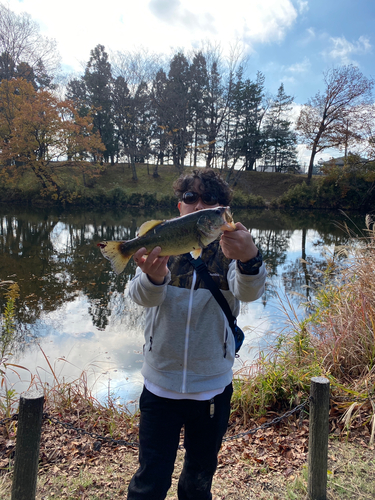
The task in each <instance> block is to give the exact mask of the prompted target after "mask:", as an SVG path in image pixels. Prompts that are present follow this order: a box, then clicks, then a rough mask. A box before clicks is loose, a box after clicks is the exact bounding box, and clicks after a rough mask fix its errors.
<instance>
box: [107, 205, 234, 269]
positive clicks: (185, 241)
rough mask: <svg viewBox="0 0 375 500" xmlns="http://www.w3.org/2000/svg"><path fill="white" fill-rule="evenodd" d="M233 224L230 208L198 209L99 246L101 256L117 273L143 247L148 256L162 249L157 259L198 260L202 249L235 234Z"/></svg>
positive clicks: (155, 223)
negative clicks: (179, 257) (188, 256)
mask: <svg viewBox="0 0 375 500" xmlns="http://www.w3.org/2000/svg"><path fill="white" fill-rule="evenodd" d="M236 229H237V228H236V225H235V224H234V222H233V218H232V215H231V212H230V208H229V207H215V208H207V209H204V210H198V211H196V212H192V213H190V214H186V215H182V216H181V217H176V218H174V219H169V220H150V221H147V222H145V223H144V224H142V226H141V227H140V228H139V234H138V236H137V237H136V238H133V239H132V240H128V241H102V242H100V243H98V247H99V248H100V250H101V253H102V255H103V257H105V258H106V259H108V260H109V261H110V263H111V265H112V269H113V270H114V271H115V273H116V274H120V273H122V271H123V270H124V269H125V267H126V265H127V263H128V262H129V260H130V259H131V257H132V256H133V255H134V254H135V253H136V252H137V251H138V250H139V249H140V248H142V247H144V248H146V254H149V253H150V252H151V251H152V250H153V249H154V248H155V247H157V246H159V247H160V248H161V252H160V257H165V256H167V255H168V256H169V255H181V254H185V253H189V252H190V253H191V254H192V256H193V257H194V258H195V259H197V258H198V257H199V256H200V255H201V253H202V249H203V248H205V247H206V246H208V245H209V244H210V243H212V242H213V241H215V240H216V239H217V238H218V237H219V236H220V235H221V234H222V233H223V232H224V231H235V230H236Z"/></svg>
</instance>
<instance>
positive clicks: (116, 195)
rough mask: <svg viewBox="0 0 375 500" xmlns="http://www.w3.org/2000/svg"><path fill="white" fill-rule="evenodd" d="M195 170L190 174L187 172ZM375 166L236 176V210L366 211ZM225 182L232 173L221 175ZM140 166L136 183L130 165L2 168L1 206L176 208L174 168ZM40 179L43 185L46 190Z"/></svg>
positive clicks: (373, 196)
mask: <svg viewBox="0 0 375 500" xmlns="http://www.w3.org/2000/svg"><path fill="white" fill-rule="evenodd" d="M189 170H191V169H190V168H185V170H184V171H185V172H188V171H189ZM374 171H375V164H374V163H369V164H368V165H366V167H363V166H361V168H357V167H356V168H355V166H353V165H348V166H345V167H343V168H337V167H334V168H331V169H327V171H326V173H325V175H323V176H322V175H320V176H314V177H313V179H312V182H311V184H310V185H308V184H307V176H306V175H297V174H282V173H272V172H246V171H244V172H235V173H234V174H233V175H232V176H231V177H230V178H229V182H230V184H231V185H232V187H233V190H234V197H233V201H232V203H231V205H232V207H242V208H250V207H259V208H263V207H266V206H267V207H270V208H304V209H306V208H307V209H313V208H319V209H338V208H341V209H344V210H360V211H362V212H363V211H366V210H369V209H372V207H373V205H374V203H375V189H374V187H375V180H374ZM221 172H222V175H223V176H224V178H227V175H228V172H227V171H221ZM153 173H154V166H153V165H144V164H139V165H137V176H138V179H137V180H136V181H135V180H133V177H132V175H133V173H132V169H131V168H130V166H129V165H128V164H115V165H98V164H90V163H85V162H81V163H79V162H70V163H66V162H65V163H58V162H54V163H51V164H50V165H49V166H48V167H44V169H43V173H40V172H39V173H38V176H39V180H38V178H37V176H36V175H35V174H34V173H33V172H32V170H31V169H25V170H24V171H23V173H22V174H21V173H20V172H17V171H14V170H13V171H12V172H10V171H9V172H8V171H7V170H6V168H4V167H3V168H0V202H2V203H7V204H9V203H17V204H23V205H36V206H46V205H47V206H48V205H54V206H63V207H65V206H81V207H88V208H90V207H98V206H103V207H138V208H171V207H174V206H175V204H176V198H175V197H174V195H173V192H172V184H173V181H174V180H175V179H176V178H177V177H178V176H179V171H178V169H177V168H175V167H173V166H164V165H162V166H159V168H158V175H157V176H154V175H153ZM40 179H44V180H43V183H44V186H43V185H42V183H41V181H40Z"/></svg>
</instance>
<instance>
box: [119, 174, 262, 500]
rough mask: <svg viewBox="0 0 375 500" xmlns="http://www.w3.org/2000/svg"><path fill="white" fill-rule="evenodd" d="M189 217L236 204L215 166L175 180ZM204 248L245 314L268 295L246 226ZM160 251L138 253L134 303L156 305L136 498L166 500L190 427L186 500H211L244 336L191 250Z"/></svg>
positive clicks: (148, 332) (181, 491)
mask: <svg viewBox="0 0 375 500" xmlns="http://www.w3.org/2000/svg"><path fill="white" fill-rule="evenodd" d="M173 187H174V190H175V194H176V195H177V196H178V198H179V202H178V209H179V211H180V215H186V214H189V213H192V212H194V211H197V210H202V209H206V208H214V207H218V206H228V205H229V203H230V199H231V191H230V188H229V186H228V185H227V184H226V183H225V182H224V181H223V180H222V179H221V178H220V176H219V174H218V173H217V172H216V171H215V170H210V169H205V170H194V171H193V173H192V174H188V175H185V176H181V177H180V178H179V179H178V180H177V181H176V182H175V184H174V186H173ZM236 227H237V230H236V231H231V232H224V233H223V234H222V236H221V238H220V241H219V240H217V241H214V242H213V243H211V244H210V245H208V247H207V248H205V249H204V250H203V252H202V259H203V261H204V262H205V264H206V265H207V267H208V270H209V272H210V274H211V276H212V277H213V279H214V280H215V282H216V283H217V284H218V285H219V287H220V289H221V291H222V292H223V294H224V296H225V298H226V300H227V301H228V303H229V305H230V307H231V310H232V312H233V314H234V315H235V316H237V315H238V313H239V306H240V302H239V301H240V300H242V301H247V302H250V301H253V300H256V299H258V298H259V297H260V296H261V295H262V293H263V290H264V283H265V278H266V270H265V266H264V264H263V263H262V260H261V255H260V254H259V251H258V249H257V247H256V246H255V244H254V242H253V239H252V236H251V234H250V232H249V231H247V229H246V228H245V227H244V226H243V225H242V224H241V223H240V222H237V223H236ZM160 251H161V249H160V247H156V248H155V249H154V250H152V251H151V253H150V254H149V255H148V257H147V259H146V255H145V253H146V249H145V248H141V249H140V250H139V251H138V252H136V253H135V255H134V260H135V262H136V263H137V265H138V268H137V272H136V276H135V277H134V279H133V280H132V281H131V282H130V286H129V293H130V296H131V297H132V299H133V300H134V301H135V302H136V303H137V304H140V305H142V306H145V307H146V308H147V313H146V326H145V341H146V342H145V345H144V364H143V368H142V374H143V376H144V379H145V382H144V389H143V392H142V395H141V398H140V410H141V419H140V428H139V441H140V451H139V462H140V467H139V469H138V471H137V472H136V473H135V475H134V476H133V478H132V480H131V482H130V484H129V489H128V500H141V499H142V500H146V499H147V500H162V499H164V498H165V497H166V495H167V491H168V489H169V488H170V485H171V476H172V473H173V469H174V462H175V459H176V453H177V448H178V444H179V439H180V432H181V428H182V427H184V447H185V459H184V466H183V470H182V472H181V476H180V478H179V483H178V498H179V499H180V500H201V499H202V500H209V499H211V498H212V495H211V483H212V478H213V475H214V473H215V470H216V467H217V455H218V452H219V449H220V446H221V442H222V438H223V436H224V434H225V431H226V429H227V425H228V419H229V413H230V399H231V395H232V391H233V389H232V366H233V362H234V356H235V346H234V338H233V334H232V331H231V329H230V328H229V326H228V322H227V320H226V317H225V315H224V313H223V311H222V309H221V307H220V306H219V305H218V303H217V302H216V300H215V298H214V297H213V295H212V293H211V291H210V290H208V289H207V288H206V287H205V284H204V282H203V281H202V280H201V279H200V277H199V275H197V273H196V271H195V270H194V268H193V266H192V264H191V263H190V261H189V259H188V255H179V256H177V257H169V258H168V257H159V253H160Z"/></svg>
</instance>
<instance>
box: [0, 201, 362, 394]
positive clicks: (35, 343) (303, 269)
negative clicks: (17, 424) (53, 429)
mask: <svg viewBox="0 0 375 500" xmlns="http://www.w3.org/2000/svg"><path fill="white" fill-rule="evenodd" d="M177 215H178V213H177V211H176V212H149V213H143V212H142V213H141V211H140V210H120V209H118V210H116V211H90V212H84V211H75V212H73V211H64V212H60V213H58V212H54V211H52V210H51V211H46V210H44V209H43V210H42V209H41V210H34V209H28V210H24V209H15V208H11V209H9V208H6V207H4V206H3V207H1V206H0V249H1V259H0V280H14V281H16V282H17V283H18V285H19V287H20V298H19V300H18V304H17V331H16V334H15V338H14V341H13V344H12V356H11V357H10V359H9V361H10V362H12V363H15V364H17V365H20V366H22V367H24V368H27V369H28V370H29V371H26V370H23V369H21V368H17V369H16V370H15V372H10V373H9V386H12V387H13V388H14V390H15V391H16V392H17V393H20V392H22V391H23V390H26V389H27V387H28V384H29V382H30V379H31V377H32V376H33V375H37V377H39V379H40V380H41V381H43V382H48V383H50V384H52V383H53V381H54V377H57V379H58V380H59V381H72V380H75V379H77V378H78V377H79V376H80V375H82V374H84V377H86V378H87V381H88V384H89V385H90V387H91V388H92V391H93V394H94V395H95V396H96V397H98V398H99V399H103V398H104V399H105V398H106V396H107V395H108V394H110V395H111V396H112V397H115V398H118V400H119V401H121V402H125V403H126V402H129V401H134V400H136V399H137V397H138V396H139V394H140V391H141V387H142V376H141V374H140V369H141V365H142V345H143V317H144V312H143V308H141V307H139V306H136V305H135V304H133V303H132V302H131V300H130V299H129V297H128V296H127V293H126V286H127V283H128V281H129V280H130V279H131V278H132V277H133V275H134V273H135V265H134V263H133V261H132V260H131V261H130V263H129V264H128V266H127V268H126V269H125V271H124V272H123V273H122V274H120V275H119V276H116V275H115V274H114V273H113V271H112V270H111V268H110V264H109V262H108V261H107V260H105V259H103V257H102V256H101V254H100V251H99V249H98V247H97V243H98V242H99V241H101V240H104V239H105V240H120V239H121V240H123V239H130V238H133V237H135V235H136V234H137V231H138V228H139V227H140V225H141V224H142V223H143V222H144V221H146V220H150V219H166V218H171V217H174V216H177ZM234 219H235V221H241V222H242V223H243V224H244V225H245V226H246V227H248V228H251V230H252V234H253V236H254V238H255V241H256V244H257V245H258V246H259V247H260V248H261V250H262V253H263V256H264V260H265V261H266V265H267V269H268V276H269V277H268V281H267V287H266V291H265V293H264V295H263V297H262V298H261V299H259V300H257V301H256V302H253V303H250V304H242V306H241V314H240V316H239V321H238V322H239V325H240V326H241V328H243V329H244V330H245V331H246V339H245V343H244V346H243V347H242V349H241V351H240V358H239V359H238V360H237V361H236V365H235V369H239V368H240V367H241V366H242V365H243V364H244V363H249V362H251V360H252V359H254V357H255V356H257V355H258V354H259V350H262V349H266V348H267V347H268V346H270V345H272V339H273V338H274V335H275V332H276V333H277V332H279V331H281V329H282V328H283V327H284V325H285V322H286V319H287V318H286V315H285V313H283V312H282V307H281V303H282V304H284V305H286V308H287V309H288V310H290V314H296V315H297V316H298V317H303V315H304V311H305V305H306V304H308V303H309V302H310V301H311V300H312V297H313V290H314V283H315V282H316V281H317V280H319V279H320V277H321V272H322V271H323V270H324V268H325V265H326V257H327V254H331V255H332V254H333V252H334V249H335V246H336V247H337V246H340V245H345V244H347V243H348V241H349V235H348V234H347V232H346V231H344V230H343V229H342V224H343V223H344V222H346V223H347V224H348V225H349V226H350V227H351V228H352V229H353V230H354V232H357V233H359V232H360V229H362V228H363V227H364V215H358V214H356V215H351V216H350V219H349V218H348V215H347V214H343V213H341V212H318V211H297V212H293V213H291V212H281V211H273V210H254V209H250V210H237V211H235V213H234ZM124 290H125V293H124ZM280 301H281V302H280ZM3 305H4V289H2V290H1V291H0V307H1V310H2V309H3Z"/></svg>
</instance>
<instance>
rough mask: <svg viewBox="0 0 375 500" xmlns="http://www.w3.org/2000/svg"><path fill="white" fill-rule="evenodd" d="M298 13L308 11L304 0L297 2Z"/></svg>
mask: <svg viewBox="0 0 375 500" xmlns="http://www.w3.org/2000/svg"><path fill="white" fill-rule="evenodd" d="M297 6H298V11H299V12H300V13H301V14H304V13H305V12H307V11H308V10H309V2H307V1H306V0H297Z"/></svg>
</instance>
